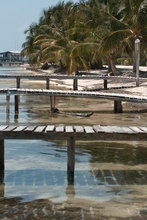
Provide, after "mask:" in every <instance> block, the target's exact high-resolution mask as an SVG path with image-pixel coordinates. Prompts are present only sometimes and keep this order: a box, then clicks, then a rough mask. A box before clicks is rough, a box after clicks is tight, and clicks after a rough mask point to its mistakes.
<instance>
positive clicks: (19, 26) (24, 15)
mask: <svg viewBox="0 0 147 220" xmlns="http://www.w3.org/2000/svg"><path fill="white" fill-rule="evenodd" d="M64 2H67V1H66V0H65V1H64ZM73 2H76V0H73ZM57 3H59V0H0V53H1V52H5V51H21V49H22V47H21V46H22V44H23V42H24V41H25V38H26V35H25V34H24V31H25V30H26V29H27V28H28V27H29V26H30V24H32V23H33V22H38V20H39V18H40V17H41V15H42V11H43V9H48V8H49V7H51V6H54V5H56V4H57Z"/></svg>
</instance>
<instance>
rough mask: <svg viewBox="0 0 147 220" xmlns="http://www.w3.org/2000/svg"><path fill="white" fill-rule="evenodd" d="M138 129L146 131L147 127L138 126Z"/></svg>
mask: <svg viewBox="0 0 147 220" xmlns="http://www.w3.org/2000/svg"><path fill="white" fill-rule="evenodd" d="M139 129H141V130H143V131H144V132H145V133H147V127H139Z"/></svg>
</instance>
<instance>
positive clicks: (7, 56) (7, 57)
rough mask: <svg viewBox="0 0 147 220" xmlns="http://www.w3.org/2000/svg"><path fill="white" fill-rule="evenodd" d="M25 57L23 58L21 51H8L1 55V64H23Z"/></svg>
mask: <svg viewBox="0 0 147 220" xmlns="http://www.w3.org/2000/svg"><path fill="white" fill-rule="evenodd" d="M22 62H23V57H22V56H21V53H20V51H6V52H2V53H0V63H3V64H5V63H9V64H10V63H12V64H13V63H14V64H15V63H22Z"/></svg>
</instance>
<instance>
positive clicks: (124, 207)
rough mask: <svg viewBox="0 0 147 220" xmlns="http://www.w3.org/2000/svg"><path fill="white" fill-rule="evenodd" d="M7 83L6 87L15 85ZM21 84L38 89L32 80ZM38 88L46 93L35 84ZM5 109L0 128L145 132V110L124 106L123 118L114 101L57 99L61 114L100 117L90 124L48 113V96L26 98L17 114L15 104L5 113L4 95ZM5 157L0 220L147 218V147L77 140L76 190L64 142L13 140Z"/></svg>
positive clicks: (0, 185) (0, 108)
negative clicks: (56, 127)
mask: <svg viewBox="0 0 147 220" xmlns="http://www.w3.org/2000/svg"><path fill="white" fill-rule="evenodd" d="M4 83H5V85H6V87H8V86H9V83H10V81H5V82H4ZM11 83H12V82H11ZM13 83H14V82H13ZM21 85H22V87H27V88H31V87H32V84H31V83H30V84H29V85H28V82H23V83H22V84H21ZM1 86H2V85H1ZM11 86H12V87H13V84H11ZM34 86H35V88H41V87H42V88H45V87H44V85H42V84H37V83H36V84H35V85H34ZM1 103H2V104H1V106H0V120H1V123H2V124H5V123H9V124H13V123H16V124H26V123H27V124H36V123H37V124H50V123H56V124H62V123H63V122H64V123H65V124H79V125H80V124H81V125H83V124H87V125H88V124H101V125H107V124H109V125H120V124H121V125H125V126H126V125H138V126H146V116H147V113H146V111H144V112H141V111H138V109H142V108H143V106H140V105H139V106H138V105H134V104H133V105H132V104H131V105H130V104H127V103H124V105H125V107H124V109H125V111H124V113H123V114H119V115H118V114H114V113H113V110H112V109H113V103H112V102H111V101H108V100H103V101H102V100H89V99H86V101H85V100H84V99H74V98H67V99H65V98H59V99H57V105H58V108H59V109H61V110H63V111H77V110H78V111H81V112H82V111H83V112H84V111H85V112H87V111H94V114H93V115H92V116H91V117H90V118H80V117H75V116H66V115H58V114H52V113H50V108H49V99H47V98H46V97H41V98H40V97H37V96H35V97H27V96H26V97H21V99H20V109H19V114H16V115H15V114H14V103H13V99H12V98H11V99H10V111H9V114H7V115H6V105H5V103H6V100H5V96H1ZM131 111H132V114H130V112H131ZM5 158H6V161H5V176H4V173H0V197H1V198H0V201H1V204H0V218H6V217H7V218H9V219H12V215H13V216H15V217H16V216H17V217H16V218H17V219H22V218H24V219H31V218H32V219H35V218H36V219H37V218H38V219H47V218H51V219H56V220H57V219H62V220H65V219H66V220H69V219H72V220H74V219H75V220H77V219H82V220H84V219H88V220H89V219H109V220H110V219H120V218H123V219H127V220H128V219H139V218H141V217H142V219H143V218H144V219H146V217H147V211H146V210H147V202H146V201H147V163H146V158H147V148H146V143H145V142H143V143H139V142H134V141H133V140H132V142H121V143H120V142H111V143H110V142H105V141H102V142H88V141H86V142H80V141H78V142H76V164H75V181H74V185H68V181H67V146H66V142H63V141H60V140H57V141H54V142H49V141H44V140H40V141H38V140H33V141H29V140H28V141H27V140H26V141H23V140H15V141H10V140H7V141H6V145H5ZM2 197H3V198H2ZM10 213H11V214H10ZM22 216H23V217H22ZM71 216H72V217H71ZM120 216H121V217H120ZM140 216H141V217H140ZM15 217H14V219H15Z"/></svg>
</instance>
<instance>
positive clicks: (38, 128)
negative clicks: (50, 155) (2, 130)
mask: <svg viewBox="0 0 147 220" xmlns="http://www.w3.org/2000/svg"><path fill="white" fill-rule="evenodd" d="M44 130H45V126H37V127H36V128H35V130H34V132H40V133H41V132H43V131H44Z"/></svg>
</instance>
